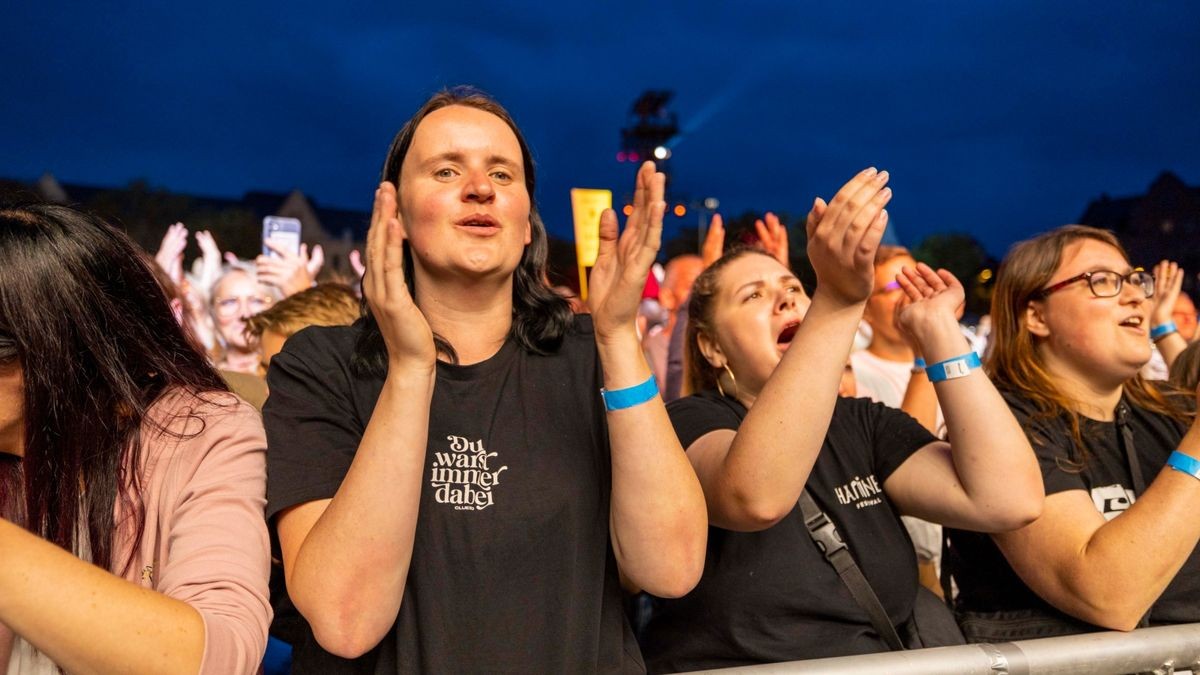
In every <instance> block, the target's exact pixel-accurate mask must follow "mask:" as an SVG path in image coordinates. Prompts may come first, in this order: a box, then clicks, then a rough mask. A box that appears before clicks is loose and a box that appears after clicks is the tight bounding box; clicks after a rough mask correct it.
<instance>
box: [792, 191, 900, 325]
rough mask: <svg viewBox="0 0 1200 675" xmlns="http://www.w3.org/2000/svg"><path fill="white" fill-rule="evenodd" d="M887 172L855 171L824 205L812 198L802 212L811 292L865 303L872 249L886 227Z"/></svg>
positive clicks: (870, 285)
mask: <svg viewBox="0 0 1200 675" xmlns="http://www.w3.org/2000/svg"><path fill="white" fill-rule="evenodd" d="M887 182H888V172H886V171H876V170H875V169H874V168H870V169H866V170H864V171H862V172H860V173H859V174H858V175H857V176H855V177H854V178H851V179H850V181H849V182H847V183H846V184H845V185H843V186H842V189H841V190H838V193H837V194H836V195H834V197H833V200H832V201H830V202H829V203H828V204H826V203H825V201H824V200H823V199H821V198H820V197H817V199H816V200H815V201H814V202H813V208H812V211H810V212H809V214H808V221H807V230H808V259H809V261H810V262H811V263H812V266H813V270H814V271H815V272H816V273H817V290H816V292H817V294H819V295H824V296H826V297H831V298H833V299H836V300H838V301H840V302H841V303H843V304H847V305H852V304H856V303H860V302H864V301H866V299H867V297H869V296H870V295H871V289H872V288H873V287H874V283H875V252H876V250H878V249H879V242H880V240H882V239H883V231H884V230H885V229H886V228H887V221H888V215H887V211H886V210H885V209H884V208H883V207H884V206H886V205H887V203H888V202H889V201H891V199H892V190H891V188H889V187H885V186H886V185H887Z"/></svg>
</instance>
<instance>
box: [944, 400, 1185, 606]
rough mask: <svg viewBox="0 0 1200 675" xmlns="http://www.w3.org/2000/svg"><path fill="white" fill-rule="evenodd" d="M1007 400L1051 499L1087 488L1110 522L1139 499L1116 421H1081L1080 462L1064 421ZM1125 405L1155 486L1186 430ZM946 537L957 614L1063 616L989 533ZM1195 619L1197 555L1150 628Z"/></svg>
mask: <svg viewBox="0 0 1200 675" xmlns="http://www.w3.org/2000/svg"><path fill="white" fill-rule="evenodd" d="M1004 398H1005V400H1006V401H1007V402H1008V405H1009V407H1010V408H1012V411H1013V415H1014V416H1015V417H1016V418H1017V421H1018V422H1019V423H1020V424H1021V427H1022V428H1023V429H1024V430H1025V434H1026V436H1028V437H1029V442H1030V445H1032V446H1033V449H1034V453H1035V454H1036V455H1037V458H1038V464H1039V465H1040V466H1041V469H1042V480H1043V482H1044V483H1045V486H1046V494H1047V495H1053V494H1057V493H1059V492H1066V491H1068V490H1083V491H1085V492H1087V493H1088V494H1089V495H1090V496H1091V498H1092V502H1093V503H1094V504H1095V506H1096V510H1098V511H1100V513H1102V514H1104V517H1105V518H1106V519H1108V520H1112V519H1113V518H1116V517H1118V516H1120V515H1121V513H1122V512H1124V511H1125V510H1126V509H1128V508H1129V507H1130V505H1131V504H1133V502H1134V501H1136V499H1137V495H1136V494H1135V490H1134V482H1133V476H1132V472H1131V471H1130V468H1129V462H1128V460H1127V458H1126V453H1125V450H1124V446H1123V445H1122V440H1121V435H1122V432H1121V430H1120V427H1119V426H1118V425H1117V423H1116V422H1115V421H1113V422H1100V421H1097V420H1092V419H1088V418H1081V421H1080V432H1081V434H1082V437H1083V439H1084V443H1085V444H1086V446H1087V456H1086V457H1081V456H1080V454H1079V453H1078V451H1077V450H1076V449H1075V443H1074V441H1073V440H1072V438H1071V432H1070V426H1069V422H1068V421H1067V418H1066V417H1055V418H1051V419H1045V418H1044V417H1042V416H1039V415H1038V414H1037V411H1036V408H1035V407H1034V405H1033V403H1031V402H1030V401H1029V400H1028V399H1026V398H1024V397H1022V396H1020V395H1018V394H1015V393H1012V392H1004ZM1123 403H1124V405H1125V406H1126V408H1127V410H1128V423H1129V426H1130V430H1131V431H1132V433H1133V448H1134V451H1135V453H1136V456H1137V459H1138V463H1139V465H1140V466H1141V471H1142V476H1143V480H1144V481H1145V483H1146V485H1149V484H1150V483H1153V482H1154V479H1155V478H1156V477H1157V476H1158V474H1159V472H1161V471H1164V470H1167V471H1170V470H1172V469H1164V466H1165V464H1166V461H1167V457H1168V456H1169V455H1170V454H1171V452H1172V451H1174V450H1175V449H1176V448H1177V447H1179V442H1180V440H1182V438H1183V434H1184V433H1185V432H1186V431H1187V429H1186V427H1185V426H1184V424H1183V423H1181V422H1179V421H1177V420H1175V419H1172V418H1170V417H1167V416H1164V415H1160V414H1157V413H1154V412H1151V411H1148V410H1145V409H1142V408H1139V407H1137V406H1134V405H1132V404H1130V403H1129V401H1128V400H1127V399H1126V400H1125V401H1123ZM946 535H947V538H948V541H949V545H950V551H949V555H948V556H947V565H949V566H950V571H952V572H953V575H954V581H955V583H956V584H957V586H958V596H957V599H956V605H955V606H956V608H957V609H959V610H961V611H964V612H998V611H1011V610H1037V611H1040V612H1044V613H1046V614H1047V615H1048V616H1052V617H1058V618H1062V617H1064V615H1063V614H1062V613H1060V612H1059V611H1058V610H1056V609H1054V608H1053V607H1051V606H1050V605H1049V604H1048V603H1046V602H1045V601H1044V600H1042V599H1041V598H1040V597H1038V596H1037V595H1036V594H1034V592H1033V591H1032V590H1030V589H1029V587H1028V586H1026V585H1025V583H1024V582H1023V581H1021V579H1020V577H1018V576H1017V574H1016V572H1014V571H1013V569H1012V567H1010V566H1009V564H1008V561H1007V560H1005V559H1004V555H1003V554H1002V553H1000V549H999V548H997V547H996V544H995V543H994V542H993V541H992V538H991V537H990V536H988V535H986V534H980V533H977V532H964V531H962V530H954V529H947V530H946ZM1195 621H1200V555H1198V554H1197V551H1193V552H1192V554H1191V556H1190V557H1189V558H1188V559H1187V561H1186V562H1184V564H1183V567H1182V568H1181V569H1180V570H1179V573H1178V574H1176V575H1175V579H1174V580H1173V581H1172V582H1171V583H1170V584H1169V585H1168V586H1167V588H1166V590H1164V591H1163V594H1162V596H1160V598H1159V600H1158V602H1156V603H1155V604H1154V607H1153V609H1152V610H1151V613H1150V622H1151V623H1152V624H1170V623H1184V622H1187V623H1190V622H1195ZM1079 625H1080V626H1084V625H1085V624H1079ZM1096 630H1101V629H1100V628H1096Z"/></svg>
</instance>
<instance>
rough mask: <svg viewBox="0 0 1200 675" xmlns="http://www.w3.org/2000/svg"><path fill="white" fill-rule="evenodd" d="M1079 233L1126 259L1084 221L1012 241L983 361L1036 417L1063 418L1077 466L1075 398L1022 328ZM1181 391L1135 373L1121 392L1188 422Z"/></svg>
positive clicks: (1080, 456)
mask: <svg viewBox="0 0 1200 675" xmlns="http://www.w3.org/2000/svg"><path fill="white" fill-rule="evenodd" d="M1081 239H1093V240H1096V241H1099V242H1101V243H1104V244H1108V245H1109V246H1112V247H1113V248H1115V249H1117V250H1118V251H1120V253H1121V256H1122V257H1124V258H1125V259H1126V260H1128V259H1129V255H1128V254H1127V253H1126V252H1125V248H1124V247H1122V246H1121V242H1120V241H1118V240H1117V238H1116V237H1115V236H1113V234H1112V233H1111V232H1108V231H1106V230H1100V229H1097V228H1094V227H1088V226H1086V225H1065V226H1063V227H1060V228H1057V229H1055V230H1051V231H1050V232H1046V233H1044V234H1040V235H1038V236H1036V237H1033V238H1032V239H1027V240H1025V241H1022V242H1019V243H1017V244H1016V245H1014V246H1013V247H1012V249H1011V250H1010V251H1009V252H1008V255H1007V256H1006V257H1005V258H1004V262H1003V263H1001V265H1000V271H999V272H998V274H997V278H996V289H995V291H994V292H993V294H992V334H991V338H990V339H989V345H988V357H987V361H986V364H985V366H986V369H987V372H988V373H989V374H990V375H991V377H992V379H993V380H994V381H995V382H996V384H997V386H999V387H1001V388H1003V389H1007V390H1009V391H1011V392H1013V393H1015V394H1018V395H1020V396H1022V397H1024V398H1026V399H1027V400H1029V401H1030V402H1031V403H1032V404H1033V406H1034V408H1035V410H1036V416H1037V417H1038V418H1040V419H1051V418H1056V417H1066V418H1067V420H1068V422H1069V424H1070V429H1071V436H1072V438H1073V439H1074V441H1075V445H1076V447H1075V450H1076V453H1077V454H1076V457H1077V460H1076V461H1077V462H1078V466H1079V467H1082V463H1083V462H1084V461H1085V460H1086V457H1087V452H1086V450H1085V446H1084V443H1083V438H1082V436H1081V435H1080V429H1079V414H1078V413H1077V412H1075V405H1074V402H1073V401H1072V400H1071V399H1070V398H1068V397H1067V395H1066V394H1065V393H1063V392H1062V390H1061V389H1059V387H1058V386H1057V385H1055V383H1054V379H1053V378H1052V377H1051V376H1050V373H1049V372H1048V371H1047V370H1046V366H1045V363H1043V362H1042V358H1041V355H1040V354H1039V353H1038V351H1037V349H1036V348H1035V347H1036V345H1035V342H1034V336H1033V334H1032V333H1030V332H1029V331H1028V330H1027V329H1026V328H1025V314H1026V310H1027V308H1028V307H1029V303H1030V302H1032V301H1033V300H1034V299H1035V296H1036V295H1037V293H1038V292H1039V291H1040V290H1041V289H1042V288H1044V287H1045V286H1046V284H1047V283H1049V282H1050V279H1051V278H1052V277H1053V276H1054V272H1055V271H1057V270H1058V266H1059V265H1060V264H1061V263H1062V257H1063V251H1064V250H1066V248H1067V246H1069V245H1071V244H1073V243H1075V242H1077V241H1079V240H1081ZM1185 395H1186V394H1185V392H1179V391H1176V390H1174V389H1173V388H1166V387H1164V388H1163V389H1162V390H1161V391H1160V388H1159V387H1155V386H1151V385H1149V384H1148V383H1147V382H1146V380H1145V379H1144V378H1142V376H1141V374H1140V373H1138V374H1135V375H1134V376H1133V377H1131V378H1129V380H1127V381H1126V382H1125V396H1126V397H1128V398H1129V400H1130V401H1131V402H1132V403H1133V404H1134V405H1137V406H1139V407H1141V408H1144V409H1147V410H1150V411H1153V412H1156V413H1159V414H1162V415H1167V416H1169V417H1172V418H1174V419H1177V420H1179V421H1182V422H1189V421H1190V419H1191V417H1192V416H1193V415H1194V413H1190V412H1188V410H1187V408H1186V407H1185V406H1184V405H1183V404H1182V402H1181V401H1180V400H1179V399H1178V398H1177V397H1181V396H1185Z"/></svg>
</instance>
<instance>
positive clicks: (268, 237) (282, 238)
mask: <svg viewBox="0 0 1200 675" xmlns="http://www.w3.org/2000/svg"><path fill="white" fill-rule="evenodd" d="M268 241H269V242H271V243H272V244H273V245H274V246H275V250H272V249H271V248H270V247H268V246H267V242H268ZM280 248H282V249H284V250H286V251H288V252H290V253H291V254H292V255H297V256H298V255H300V219H299V218H284V217H282V216H267V217H265V218H263V246H262V252H263V255H267V256H274V257H276V258H278V257H279V254H278V253H276V250H278V249H280Z"/></svg>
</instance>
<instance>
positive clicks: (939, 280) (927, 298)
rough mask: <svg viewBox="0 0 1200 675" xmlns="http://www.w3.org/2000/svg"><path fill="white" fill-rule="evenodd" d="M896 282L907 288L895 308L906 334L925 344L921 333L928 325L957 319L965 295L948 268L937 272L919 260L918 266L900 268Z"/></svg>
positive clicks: (898, 322) (902, 287) (897, 319)
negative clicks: (914, 267)
mask: <svg viewBox="0 0 1200 675" xmlns="http://www.w3.org/2000/svg"><path fill="white" fill-rule="evenodd" d="M896 281H897V283H899V284H900V288H901V290H903V291H904V298H902V299H901V301H900V304H899V306H898V308H897V310H896V325H897V326H899V328H900V330H901V331H902V332H903V333H904V334H905V335H906V336H909V337H911V338H914V339H915V340H916V341H917V343H919V344H923V340H922V336H923V335H924V333H925V330H926V329H927V328H928V327H930V326H934V325H941V324H943V323H944V322H946V321H947V320H948V321H954V322H957V321H958V312H959V310H960V309H961V308H962V307H963V303H964V302H965V299H966V294H965V292H964V291H963V286H962V284H961V283H959V281H958V279H956V278H955V277H954V275H953V274H951V273H949V272H947V271H946V270H937V271H936V272H935V271H934V270H933V268H931V267H930V266H929V265H926V264H925V263H917V267H916V269H913V268H911V267H907V266H905V267H903V268H901V270H900V274H897V275H896Z"/></svg>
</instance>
